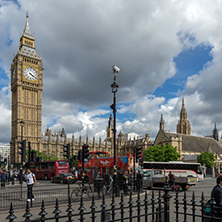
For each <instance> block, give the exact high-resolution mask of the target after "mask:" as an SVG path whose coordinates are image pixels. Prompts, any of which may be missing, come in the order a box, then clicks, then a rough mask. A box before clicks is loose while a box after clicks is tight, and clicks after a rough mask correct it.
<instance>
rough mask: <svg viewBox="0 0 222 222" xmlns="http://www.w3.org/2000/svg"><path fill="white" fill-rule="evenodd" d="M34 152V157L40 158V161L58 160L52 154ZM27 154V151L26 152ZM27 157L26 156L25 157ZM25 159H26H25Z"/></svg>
mask: <svg viewBox="0 0 222 222" xmlns="http://www.w3.org/2000/svg"><path fill="white" fill-rule="evenodd" d="M35 151H36V157H42V160H43V161H47V160H58V158H57V157H56V155H55V154H52V153H49V154H48V155H47V154H46V153H45V152H40V151H38V150H35ZM26 153H27V151H26ZM27 157H28V155H27ZM27 157H26V158H27Z"/></svg>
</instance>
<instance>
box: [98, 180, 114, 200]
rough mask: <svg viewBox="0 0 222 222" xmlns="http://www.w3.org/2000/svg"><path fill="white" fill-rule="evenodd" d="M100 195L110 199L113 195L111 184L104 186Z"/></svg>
mask: <svg viewBox="0 0 222 222" xmlns="http://www.w3.org/2000/svg"><path fill="white" fill-rule="evenodd" d="M100 193H102V194H105V195H108V196H109V197H112V194H113V183H111V184H104V186H103V188H102V189H101V190H100Z"/></svg>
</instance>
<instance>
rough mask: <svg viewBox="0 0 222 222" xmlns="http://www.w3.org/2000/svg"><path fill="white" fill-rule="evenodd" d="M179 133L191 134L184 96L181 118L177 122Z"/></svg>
mask: <svg viewBox="0 0 222 222" xmlns="http://www.w3.org/2000/svg"><path fill="white" fill-rule="evenodd" d="M177 133H182V134H188V135H190V134H191V128H190V123H189V121H188V120H187V111H186V109H185V104H184V97H183V98H182V108H181V111H180V120H179V121H178V124H177Z"/></svg>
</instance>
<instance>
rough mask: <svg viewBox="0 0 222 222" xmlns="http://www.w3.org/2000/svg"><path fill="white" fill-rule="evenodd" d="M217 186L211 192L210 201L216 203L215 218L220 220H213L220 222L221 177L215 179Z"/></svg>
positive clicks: (221, 200)
mask: <svg viewBox="0 0 222 222" xmlns="http://www.w3.org/2000/svg"><path fill="white" fill-rule="evenodd" d="M216 182H217V185H216V186H215V187H214V188H213V190H212V191H211V199H214V201H215V202H216V206H215V216H216V217H220V218H221V219H218V220H215V221H217V222H219V221H222V175H220V176H218V177H217V180H216Z"/></svg>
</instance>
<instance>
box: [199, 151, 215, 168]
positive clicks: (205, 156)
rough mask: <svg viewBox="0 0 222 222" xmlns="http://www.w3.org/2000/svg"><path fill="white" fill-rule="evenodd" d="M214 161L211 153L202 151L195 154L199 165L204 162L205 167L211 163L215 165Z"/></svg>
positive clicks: (210, 165) (209, 166)
mask: <svg viewBox="0 0 222 222" xmlns="http://www.w3.org/2000/svg"><path fill="white" fill-rule="evenodd" d="M214 161H215V157H214V154H213V153H208V152H203V153H201V154H200V155H198V156H197V162H198V163H200V164H201V165H204V164H205V166H206V167H207V168H211V167H212V165H214V166H215V167H216V165H215V163H214Z"/></svg>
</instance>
